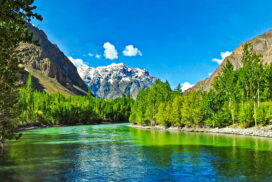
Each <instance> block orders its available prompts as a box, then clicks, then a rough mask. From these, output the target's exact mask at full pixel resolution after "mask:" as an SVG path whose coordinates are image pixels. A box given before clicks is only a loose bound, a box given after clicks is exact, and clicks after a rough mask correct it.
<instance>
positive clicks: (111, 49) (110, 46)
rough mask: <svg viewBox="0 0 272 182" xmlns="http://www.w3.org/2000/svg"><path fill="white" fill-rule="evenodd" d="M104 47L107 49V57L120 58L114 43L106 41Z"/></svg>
mask: <svg viewBox="0 0 272 182" xmlns="http://www.w3.org/2000/svg"><path fill="white" fill-rule="evenodd" d="M103 47H104V49H105V50H104V56H105V58H106V59H110V60H114V59H118V53H117V50H116V49H115V46H114V45H113V44H111V43H110V42H106V43H104V45H103Z"/></svg>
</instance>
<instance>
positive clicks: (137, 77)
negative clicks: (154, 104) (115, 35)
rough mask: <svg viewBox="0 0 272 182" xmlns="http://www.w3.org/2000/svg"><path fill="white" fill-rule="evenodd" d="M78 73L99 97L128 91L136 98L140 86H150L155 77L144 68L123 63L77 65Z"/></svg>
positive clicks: (117, 95)
mask: <svg viewBox="0 0 272 182" xmlns="http://www.w3.org/2000/svg"><path fill="white" fill-rule="evenodd" d="M78 73H79V75H80V76H81V78H82V79H83V80H84V81H85V83H86V84H87V85H88V86H90V87H91V90H92V93H93V94H94V95H95V96H97V97H101V98H105V99H112V98H116V97H121V96H122V94H128V93H130V94H131V95H132V97H133V98H136V96H137V93H138V91H139V90H140V89H141V88H143V87H144V88H146V87H151V86H152V84H153V83H155V81H156V78H155V77H153V76H152V75H150V74H149V72H148V71H147V70H145V69H140V68H131V67H128V66H126V65H124V64H123V63H120V64H115V63H113V64H111V65H109V66H105V67H97V68H92V67H89V66H87V65H83V66H81V67H78Z"/></svg>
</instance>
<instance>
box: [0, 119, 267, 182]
mask: <svg viewBox="0 0 272 182" xmlns="http://www.w3.org/2000/svg"><path fill="white" fill-rule="evenodd" d="M0 181H1V182H4V181H16V182H18V181H27V182H31V181H38V182H41V181H118V182H119V181H183V182H186V181H190V182H191V181H203V182H204V181H220V182H221V181H272V139H269V138H262V137H250V136H238V135H224V134H208V133H186V132H173V131H172V132H170V131H158V130H140V129H135V128H130V127H128V124H104V125H90V126H69V127H53V128H45V129H35V130H29V131H24V132H23V136H22V138H21V139H20V140H19V141H9V142H8V143H7V144H6V146H5V148H4V150H3V151H2V153H1V154H0Z"/></svg>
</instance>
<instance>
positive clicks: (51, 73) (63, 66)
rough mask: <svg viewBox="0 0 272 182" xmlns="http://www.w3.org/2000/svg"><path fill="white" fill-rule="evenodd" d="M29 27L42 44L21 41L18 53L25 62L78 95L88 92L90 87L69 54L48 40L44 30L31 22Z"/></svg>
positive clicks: (34, 37) (35, 38)
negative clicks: (66, 54)
mask: <svg viewBox="0 0 272 182" xmlns="http://www.w3.org/2000/svg"><path fill="white" fill-rule="evenodd" d="M28 28H29V30H30V31H31V32H33V39H34V40H38V41H39V44H40V46H36V45H33V44H29V43H21V44H20V45H19V47H18V52H19V53H18V54H19V57H20V59H22V61H23V63H24V64H25V65H26V66H27V67H31V68H33V69H35V70H39V71H40V72H41V73H42V74H44V75H45V76H47V77H50V78H53V79H54V80H56V81H57V82H58V83H60V84H61V85H62V86H63V87H65V88H67V89H68V90H69V91H71V92H72V93H74V94H76V95H84V94H86V92H87V91H88V89H87V87H86V85H85V83H84V82H83V81H82V79H81V78H80V76H79V74H78V72H77V69H76V67H75V66H74V65H73V63H71V61H70V60H69V59H68V58H67V56H65V55H64V53H63V52H62V51H61V50H60V49H59V48H58V47H57V45H55V44H52V43H51V42H50V41H49V40H48V38H47V36H46V34H45V33H44V32H43V31H42V30H40V29H38V28H36V27H34V26H32V25H30V24H28ZM45 87H46V86H45Z"/></svg>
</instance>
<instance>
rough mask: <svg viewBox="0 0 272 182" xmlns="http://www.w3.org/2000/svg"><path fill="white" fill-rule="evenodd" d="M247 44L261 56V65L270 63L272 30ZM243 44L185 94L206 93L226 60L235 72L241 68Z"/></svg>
mask: <svg viewBox="0 0 272 182" xmlns="http://www.w3.org/2000/svg"><path fill="white" fill-rule="evenodd" d="M247 43H251V44H252V45H253V51H255V52H256V53H257V54H261V55H263V63H264V64H266V63H268V64H270V63H272V30H270V31H268V32H265V33H264V34H262V35H259V36H257V37H255V38H254V39H252V40H250V41H247ZM244 44H245V43H242V44H241V45H240V46H239V47H237V48H236V49H235V50H234V51H233V52H232V54H231V55H229V56H228V57H226V58H225V59H224V61H223V62H222V63H221V65H219V67H218V68H217V69H216V71H215V72H214V73H213V74H212V75H211V77H210V78H207V79H205V80H202V81H199V82H198V83H197V84H195V85H194V86H193V87H192V88H190V89H188V90H187V91H186V92H185V94H186V93H189V92H190V91H192V90H204V91H208V90H209V89H210V88H211V86H212V83H213V80H214V78H215V77H216V76H218V75H220V74H221V73H222V69H223V68H224V66H225V65H226V62H227V60H229V61H230V62H231V63H232V64H233V66H234V69H235V70H237V69H239V68H240V67H242V66H243V64H242V62H241V60H242V55H243V46H244Z"/></svg>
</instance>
